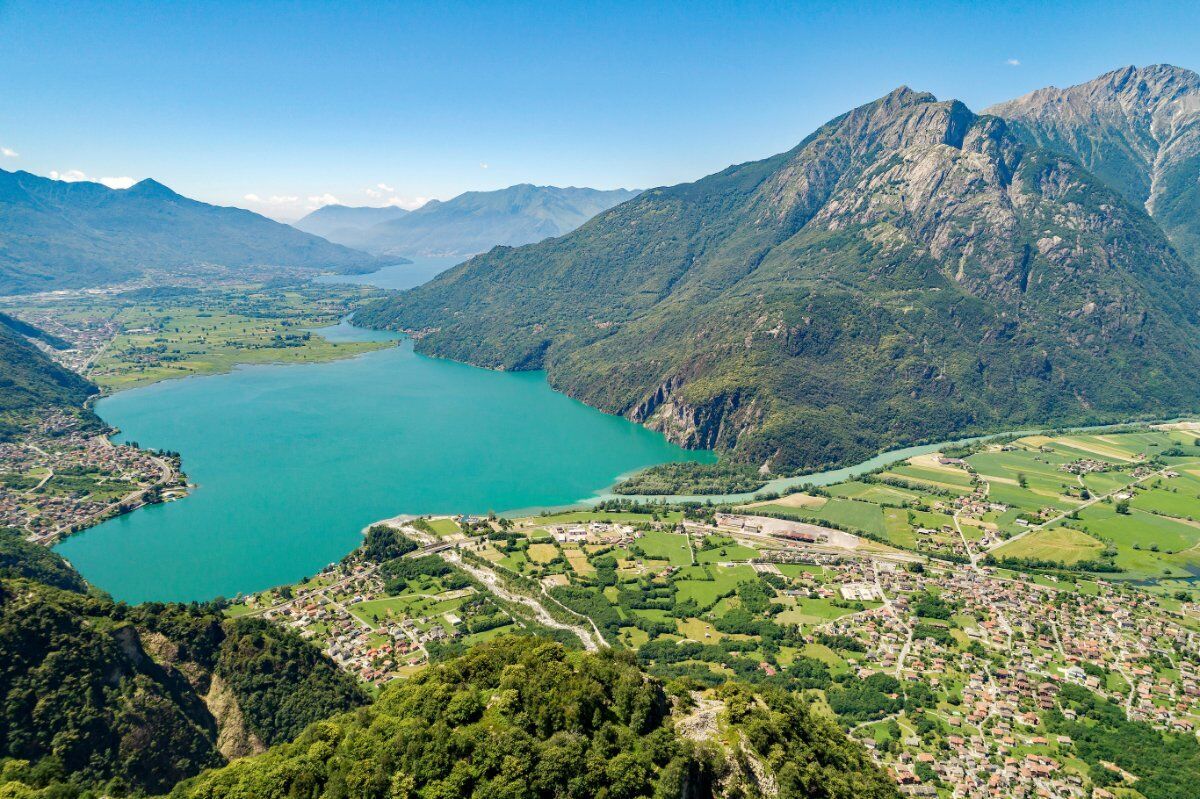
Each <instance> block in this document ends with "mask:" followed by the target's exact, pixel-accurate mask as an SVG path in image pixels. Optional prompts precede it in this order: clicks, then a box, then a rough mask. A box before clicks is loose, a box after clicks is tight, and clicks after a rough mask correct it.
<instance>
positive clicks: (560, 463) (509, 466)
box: [58, 267, 713, 602]
mask: <svg viewBox="0 0 1200 799" xmlns="http://www.w3.org/2000/svg"><path fill="white" fill-rule="evenodd" d="M395 268H396V269H403V268H405V267H395ZM324 332H325V333H326V334H327V335H328V336H329V337H330V338H331V339H334V340H347V339H351V338H354V339H359V340H361V339H363V338H366V339H371V340H380V339H381V338H393V337H394V334H391V333H386V332H379V331H364V330H361V329H359V328H355V327H353V326H351V325H348V324H345V323H343V324H341V325H338V326H336V327H335V328H329V329H327V330H326V331H324ZM96 410H97V412H98V413H99V414H100V416H101V417H103V418H104V419H105V420H106V421H108V422H110V423H111V424H113V425H116V426H117V427H119V428H121V430H122V433H121V435H119V436H118V439H119V440H129V441H136V442H138V443H139V444H141V445H142V446H144V447H152V448H157V449H167V450H176V451H179V452H181V453H182V454H183V467H184V470H185V471H186V472H187V474H188V477H189V478H190V480H191V481H192V482H194V483H196V484H198V487H197V488H196V489H195V491H194V492H193V493H192V494H191V495H190V496H188V497H187V498H185V499H183V500H180V501H177V502H171V503H167V504H165V505H156V506H152V507H148V508H143V509H140V510H137V511H135V512H133V513H131V514H127V515H125V516H121V517H118V518H116V519H113V520H111V521H108V522H106V523H104V524H102V525H100V526H98V527H94V528H92V529H90V530H87V531H85V532H83V533H80V534H78V535H76V536H73V537H72V538H69V539H67V540H66V541H65V542H64V543H62V544H61V545H59V547H58V551H59V552H60V553H61V554H62V555H64V556H65V557H66V558H68V559H69V560H70V561H71V562H72V563H73V564H74V565H75V566H76V567H77V568H78V569H79V570H80V571H81V572H82V573H83V575H84V576H85V577H86V578H87V579H88V580H89V581H91V582H92V583H93V584H95V585H97V586H99V587H100V588H102V589H104V590H105V591H108V592H110V593H111V594H112V595H113V596H114V597H115V598H117V599H119V600H126V601H129V602H142V601H147V600H179V601H187V600H202V599H209V598H212V597H215V596H218V595H223V596H233V595H235V594H237V593H239V592H247V593H248V592H251V591H257V590H261V589H263V588H267V587H269V586H272V585H278V584H281V583H285V582H291V581H294V580H297V579H299V578H301V577H304V576H306V575H311V574H313V573H315V572H317V571H319V570H320V569H321V568H322V567H323V566H325V565H326V564H328V563H330V562H332V561H336V560H338V559H340V558H341V557H342V556H344V555H345V554H346V553H348V552H349V551H350V550H352V549H353V548H354V547H355V546H357V545H358V544H359V542H360V540H361V539H360V531H361V529H362V528H363V527H364V526H365V525H367V524H369V523H370V522H372V521H375V520H377V519H381V518H385V517H389V516H394V515H396V514H401V513H412V514H421V513H475V514H481V513H486V512H487V511H488V510H496V511H504V510H513V509H521V508H532V507H544V506H553V505H561V504H566V503H571V502H575V501H578V500H581V499H586V498H588V497H591V496H594V495H595V494H596V492H598V491H600V490H602V489H604V488H605V487H607V486H609V485H610V484H612V483H613V482H614V480H615V478H617V477H618V476H619V475H621V474H624V473H626V472H629V471H632V470H635V469H638V468H641V467H644V466H648V465H651V464H655V463H663V462H666V461H673V460H706V461H707V460H712V459H713V456H712V455H711V453H707V452H689V451H686V450H683V449H681V448H679V447H676V446H674V445H672V444H669V443H667V441H666V440H665V439H664V438H663V437H662V436H660V435H658V434H657V433H653V432H651V431H649V430H647V429H645V428H643V427H641V426H639V425H635V424H632V423H631V422H629V421H627V420H625V419H623V418H620V417H616V416H609V415H606V414H603V413H601V412H599V411H596V410H593V409H591V408H589V407H587V406H585V405H583V404H582V403H579V402H576V401H575V400H572V399H569V398H568V397H566V396H564V395H562V394H559V393H557V392H555V391H553V390H551V389H550V387H549V386H548V385H547V384H546V381H545V377H544V375H543V374H542V373H540V372H537V373H532V372H526V373H517V374H513V373H504V372H492V371H488V370H485V369H477V368H474V367H470V366H465V365H462V364H458V363H454V362H451V361H445V360H439V359H435V358H426V357H424V356H421V355H416V354H414V352H413V349H412V342H411V341H408V340H405V341H402V342H401V343H400V344H399V346H396V347H391V348H388V349H385V350H381V351H378V352H372V353H368V354H366V355H363V356H360V357H357V358H353V359H349V360H343V361H333V362H329V363H321V364H304V365H289V366H257V367H250V368H244V369H240V370H238V371H235V372H233V373H230V374H225V375H216V376H210V377H193V378H186V379H183V380H173V381H167V382H164V383H157V384H155V385H151V386H147V387H145V388H140V389H135V390H132V391H127V392H122V393H118V394H115V395H114V396H112V397H108V398H105V399H103V400H101V401H100V402H99V403H98V404H97V408H96Z"/></svg>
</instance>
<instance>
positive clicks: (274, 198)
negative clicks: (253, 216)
mask: <svg viewBox="0 0 1200 799" xmlns="http://www.w3.org/2000/svg"><path fill="white" fill-rule="evenodd" d="M242 199H244V200H245V201H246V202H248V203H255V204H256V205H295V204H296V203H298V202H300V198H299V197H290V196H288V195H286V194H272V195H271V196H270V197H268V198H266V199H265V200H264V199H263V198H262V197H259V196H258V195H257V194H247V195H245V196H244V197H243V198H242Z"/></svg>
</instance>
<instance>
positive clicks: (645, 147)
mask: <svg viewBox="0 0 1200 799" xmlns="http://www.w3.org/2000/svg"><path fill="white" fill-rule="evenodd" d="M1048 5H1051V4H1044V3H1025V2H1007V3H1006V2H986V3H984V2H979V3H975V2H923V3H907V2H891V3H834V2H823V3H806V2H795V3H703V2H692V3H646V2H637V3H624V2H603V1H602V0H594V1H593V2H586V3H572V2H555V3H551V2H537V3H506V2H487V3H474V4H460V3H454V2H443V3H387V4H382V3H379V4H357V3H356V4H351V3H345V4H339V3H305V2H294V3H254V4H249V3H220V2H192V3H182V2H159V3H134V2H109V3H95V4H91V3H86V2H72V3H56V2H46V1H45V0H43V1H42V2H5V1H4V0H0V75H3V79H2V80H3V86H4V88H3V90H2V91H0V148H3V149H0V167H3V168H5V169H10V170H11V169H27V170H29V171H31V172H34V173H37V174H42V175H49V174H51V173H54V174H58V175H60V176H77V174H78V173H83V174H86V175H87V176H88V177H89V178H91V179H99V178H125V177H129V178H135V179H137V178H143V177H154V178H156V179H158V180H161V181H162V182H164V183H166V184H167V185H169V186H171V187H173V188H175V189H176V190H178V191H180V192H182V193H184V194H187V195H189V196H193V197H197V198H199V199H203V200H206V201H209V202H217V203H222V204H229V205H241V206H244V207H249V208H252V209H254V210H257V211H262V212H264V213H268V214H270V215H274V216H276V217H279V218H294V217H297V216H300V215H302V214H303V213H304V212H305V211H306V210H307V209H308V208H310V207H314V206H315V205H317V204H319V203H321V202H325V201H329V200H330V199H332V198H336V199H338V200H339V201H341V202H343V203H346V204H355V205H358V204H370V205H381V204H384V203H385V202H395V203H403V204H408V205H412V204H415V203H417V202H419V201H420V200H421V199H422V198H428V197H438V198H448V197H451V196H453V195H455V194H458V193H459V192H462V191H466V190H471V189H495V188H501V187H504V186H508V185H511V184H513V183H520V182H532V183H538V184H555V185H577V186H596V187H599V188H614V187H618V186H623V187H647V186H655V185H665V184H671V183H678V182H680V181H686V180H693V179H696V178H698V177H700V176H702V175H705V174H708V173H711V172H713V171H716V170H718V169H721V168H723V167H725V166H727V165H729V164H731V163H737V162H741V161H746V160H751V159H755V158H761V157H765V156H767V155H770V154H773V153H776V152H780V151H783V150H786V149H788V148H790V147H792V146H794V145H795V144H796V143H797V142H799V141H800V140H801V139H802V138H803V137H804V136H805V135H807V134H808V133H809V132H811V131H812V130H813V129H814V128H815V127H817V126H818V125H820V124H821V123H822V122H824V121H825V120H827V119H829V118H830V117H833V116H835V115H837V114H839V113H841V112H843V111H845V110H847V109H849V108H851V107H853V106H855V105H858V104H861V103H863V102H866V101H869V100H871V99H874V98H875V97H878V96H880V95H883V94H885V93H886V92H888V91H890V90H891V89H893V88H895V87H896V86H898V85H900V84H907V85H909V86H912V87H913V88H916V89H921V90H927V91H932V92H933V93H934V94H936V95H938V96H939V97H942V98H951V97H954V98H958V99H961V100H963V101H964V102H966V103H967V104H968V105H969V106H971V107H972V108H975V109H979V108H982V107H984V106H986V105H988V104H989V103H992V102H996V101H999V100H1003V99H1007V98H1009V97H1013V96H1016V95H1019V94H1023V93H1024V92H1027V91H1031V90H1033V89H1035V88H1038V87H1041V86H1044V85H1049V84H1055V85H1059V86H1067V85H1070V84H1073V83H1078V82H1081V81H1084V80H1088V79H1090V78H1092V77H1095V76H1096V75H1099V74H1101V73H1103V72H1106V71H1108V70H1110V69H1113V68H1115V67H1118V66H1121V65H1125V64H1138V65H1142V64H1147V63H1156V62H1169V63H1174V64H1177V65H1179V66H1186V67H1190V68H1193V69H1195V68H1200V4H1197V3H1153V2H1139V3H1127V2H1121V3H1107V2H1060V3H1056V4H1052V5H1054V7H1053V8H1047V7H1045V6H1048ZM9 153H15V154H16V155H9ZM248 197H253V198H257V201H255V200H253V199H247V198H248ZM272 198H275V201H274V202H272Z"/></svg>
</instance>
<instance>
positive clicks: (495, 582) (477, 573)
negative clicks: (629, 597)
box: [438, 550, 604, 652]
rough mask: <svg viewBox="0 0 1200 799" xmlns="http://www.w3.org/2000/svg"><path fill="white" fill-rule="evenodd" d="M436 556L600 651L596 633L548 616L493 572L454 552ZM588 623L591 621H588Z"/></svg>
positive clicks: (540, 620)
mask: <svg viewBox="0 0 1200 799" xmlns="http://www.w3.org/2000/svg"><path fill="white" fill-rule="evenodd" d="M438 554H440V555H441V556H442V558H443V559H444V560H445V561H446V562H447V563H450V564H452V565H454V566H456V567H458V568H460V569H462V570H463V571H465V572H466V573H467V574H469V575H471V576H472V577H474V578H475V579H476V580H478V581H479V582H481V583H483V584H484V585H485V586H486V587H487V589H488V590H489V591H491V592H492V593H494V594H495V595H496V596H498V597H500V598H501V599H503V600H505V601H507V602H514V603H517V604H521V605H524V606H525V607H527V608H529V609H530V610H531V611H533V615H534V618H536V619H537V621H538V623H539V624H543V625H545V626H547V627H552V628H554V629H556V630H567V631H568V632H571V633H573V634H574V635H576V636H577V637H578V638H579V640H580V641H582V642H583V648H584V649H586V650H588V651H589V652H596V651H598V650H599V649H600V643H597V638H598V637H599V635H598V631H597V633H596V634H595V637H594V634H593V632H592V630H589V629H588V628H587V627H580V626H576V625H573V624H567V623H565V622H561V621H559V620H558V619H556V618H554V617H553V616H551V615H550V611H548V610H546V608H545V607H543V606H542V603H541V602H538V601H537V600H536V599H534V598H533V597H529V596H525V595H524V594H517V593H513V592H512V591H509V590H508V589H507V588H505V587H504V583H503V581H502V580H501V579H500V577H499V575H497V574H496V573H495V572H494V571H492V570H491V569H487V568H484V567H482V566H479V565H476V564H474V563H470V562H468V561H467V560H466V559H465V558H463V557H462V556H461V555H460V554H459V553H458V552H457V551H455V550H443V551H442V552H440V553H438ZM588 621H591V620H590V619H589V620H588ZM593 628H594V625H593ZM599 640H600V641H601V642H603V640H604V639H603V638H600V639H599Z"/></svg>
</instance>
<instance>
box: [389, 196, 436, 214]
mask: <svg viewBox="0 0 1200 799" xmlns="http://www.w3.org/2000/svg"><path fill="white" fill-rule="evenodd" d="M427 202H429V198H428V197H389V198H388V201H387V202H385V203H384V206H389V205H394V206H396V207H397V208H405V209H407V210H409V211H413V210H415V209H417V208H420V207H421V206H422V205H424V204H425V203H427Z"/></svg>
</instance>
